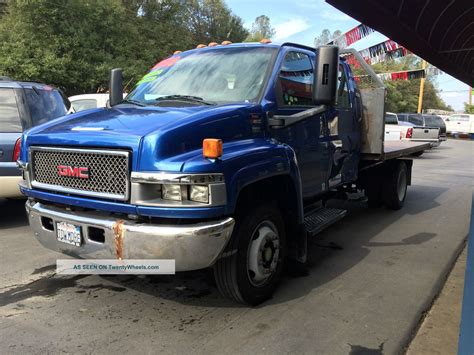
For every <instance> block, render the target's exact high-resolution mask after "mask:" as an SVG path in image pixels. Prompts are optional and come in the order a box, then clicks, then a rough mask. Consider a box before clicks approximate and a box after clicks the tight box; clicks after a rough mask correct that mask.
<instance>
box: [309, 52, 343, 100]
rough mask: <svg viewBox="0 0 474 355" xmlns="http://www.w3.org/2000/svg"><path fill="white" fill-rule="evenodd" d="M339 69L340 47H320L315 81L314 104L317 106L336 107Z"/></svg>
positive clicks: (315, 68) (315, 67)
mask: <svg viewBox="0 0 474 355" xmlns="http://www.w3.org/2000/svg"><path fill="white" fill-rule="evenodd" d="M338 68H339V48H338V47H336V46H320V47H318V48H316V61H315V63H314V79H313V102H314V104H315V105H334V104H335V103H336V89H337V72H338Z"/></svg>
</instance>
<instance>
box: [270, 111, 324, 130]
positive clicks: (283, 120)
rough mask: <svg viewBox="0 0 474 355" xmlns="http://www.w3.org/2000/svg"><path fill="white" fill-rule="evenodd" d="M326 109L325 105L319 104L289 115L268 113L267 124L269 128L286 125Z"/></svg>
mask: <svg viewBox="0 0 474 355" xmlns="http://www.w3.org/2000/svg"><path fill="white" fill-rule="evenodd" d="M326 110H327V106H326V105H320V106H316V107H313V108H310V109H308V110H304V111H301V112H298V113H295V114H294V115H289V116H284V115H273V114H268V126H269V127H271V128H283V127H288V126H290V125H293V124H295V123H297V122H301V121H303V120H305V119H307V118H309V117H311V116H314V115H317V114H318V113H322V112H325V111H326Z"/></svg>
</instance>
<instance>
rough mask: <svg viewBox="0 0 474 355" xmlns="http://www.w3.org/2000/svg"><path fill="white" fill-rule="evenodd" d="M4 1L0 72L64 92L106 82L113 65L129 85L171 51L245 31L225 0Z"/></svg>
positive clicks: (0, 23)
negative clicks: (48, 85)
mask: <svg viewBox="0 0 474 355" xmlns="http://www.w3.org/2000/svg"><path fill="white" fill-rule="evenodd" d="M2 1H4V0H0V4H1V2H2ZM7 4H8V11H6V12H5V15H4V16H3V17H2V19H1V21H0V76H3V75H5V76H10V77H12V78H15V79H18V80H35V81H41V82H45V83H48V84H53V85H55V86H58V87H60V88H63V89H64V90H65V91H66V93H67V94H68V95H73V94H79V93H88V92H95V91H96V90H97V88H99V87H107V86H108V78H109V71H110V69H112V68H115V67H121V68H123V69H124V76H125V83H128V82H130V83H131V84H133V83H135V82H136V81H137V80H138V79H139V78H140V77H141V76H143V74H145V73H146V71H147V70H148V69H150V68H151V67H152V66H153V64H155V63H156V62H158V61H160V60H162V59H164V58H166V57H168V56H169V55H170V54H171V53H173V52H174V51H175V50H186V49H191V48H194V47H195V46H196V44H198V43H209V42H211V41H216V42H220V41H223V40H230V41H233V42H239V41H243V40H244V39H245V38H246V37H247V35H248V31H247V30H245V28H244V27H243V25H242V20H241V19H240V18H239V17H237V16H235V15H233V14H232V13H231V11H230V10H229V9H228V7H227V6H226V5H225V4H224V2H223V0H189V1H176V0H160V1H156V0H154V1H150V0H102V1H97V0H81V1H68V0H35V1H24V0H8V1H7ZM128 87H129V88H130V85H129V86H128Z"/></svg>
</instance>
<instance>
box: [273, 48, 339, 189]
mask: <svg viewBox="0 0 474 355" xmlns="http://www.w3.org/2000/svg"><path fill="white" fill-rule="evenodd" d="M312 89H313V60H312V57H311V54H310V52H309V51H308V52H306V51H298V50H291V49H290V50H289V51H288V52H287V53H286V54H285V57H284V60H283V62H282V65H281V67H280V70H279V73H278V77H277V82H276V102H277V112H276V113H277V114H278V115H282V116H286V115H288V116H289V115H293V114H295V113H298V112H301V111H303V110H308V109H310V108H312V107H314V105H313V99H312ZM326 133H327V130H326V129H325V117H324V113H320V114H316V115H314V116H311V117H309V118H307V119H306V120H303V121H300V122H297V123H295V124H293V125H290V126H287V127H283V128H277V129H272V130H271V135H272V137H273V138H275V139H276V140H278V141H279V142H281V143H286V144H288V145H289V146H290V147H291V148H293V150H294V151H295V153H296V158H297V160H298V167H299V170H300V176H301V183H302V190H303V197H304V198H311V197H313V196H315V195H317V194H319V193H321V192H323V191H325V190H327V178H328V176H327V173H328V169H329V161H330V158H329V151H328V144H327V141H326V138H327V134H326Z"/></svg>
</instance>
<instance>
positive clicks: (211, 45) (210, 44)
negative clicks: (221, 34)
mask: <svg viewBox="0 0 474 355" xmlns="http://www.w3.org/2000/svg"><path fill="white" fill-rule="evenodd" d="M217 44H218V43H217V42H211V43H209V44H208V46H209V47H215V46H217Z"/></svg>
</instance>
